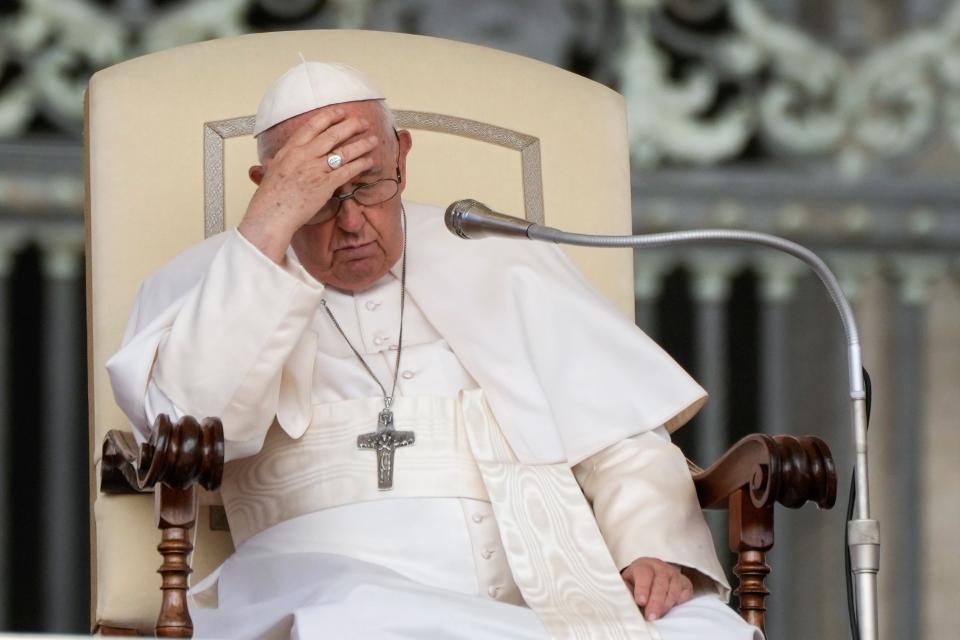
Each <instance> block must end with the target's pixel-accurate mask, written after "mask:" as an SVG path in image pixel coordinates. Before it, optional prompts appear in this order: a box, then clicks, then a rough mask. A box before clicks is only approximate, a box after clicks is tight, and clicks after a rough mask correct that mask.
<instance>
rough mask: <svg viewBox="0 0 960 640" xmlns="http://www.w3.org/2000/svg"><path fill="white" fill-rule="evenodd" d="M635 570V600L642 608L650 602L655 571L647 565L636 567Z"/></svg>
mask: <svg viewBox="0 0 960 640" xmlns="http://www.w3.org/2000/svg"><path fill="white" fill-rule="evenodd" d="M632 569H633V599H634V600H636V602H637V604H638V605H640V606H641V607H643V606H646V604H647V602H649V601H650V585H651V583H652V582H653V578H654V573H653V569H652V568H651V567H649V566H648V565H646V564H640V565H634V566H633V567H632Z"/></svg>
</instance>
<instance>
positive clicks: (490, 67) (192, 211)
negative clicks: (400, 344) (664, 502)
mask: <svg viewBox="0 0 960 640" xmlns="http://www.w3.org/2000/svg"><path fill="white" fill-rule="evenodd" d="M300 53H302V54H303V55H304V56H305V57H306V58H307V59H310V60H331V61H339V62H344V63H347V64H350V65H352V66H355V67H357V68H358V69H361V70H362V71H363V72H364V73H366V74H368V75H369V76H371V77H372V78H373V79H374V80H375V81H376V82H377V83H378V84H379V85H380V86H381V88H383V90H384V91H385V93H386V95H387V96H388V99H389V103H390V105H391V107H392V108H393V109H394V110H395V111H396V113H397V118H398V122H399V124H400V125H401V126H402V127H405V128H408V129H410V130H411V131H412V133H413V138H414V147H413V150H412V152H411V154H410V157H409V160H408V170H409V187H408V189H407V191H406V194H405V197H406V198H407V199H409V200H415V201H421V202H428V203H433V204H437V205H441V206H445V205H447V204H449V203H450V202H452V201H454V200H457V199H460V198H464V197H474V198H476V199H478V200H480V201H483V202H485V203H487V204H489V205H490V206H492V207H494V208H496V209H499V210H501V211H507V212H514V213H517V214H524V215H526V217H527V218H528V219H531V220H535V221H545V222H546V223H547V224H551V225H555V226H558V227H561V228H565V229H569V230H574V231H583V232H594V233H629V232H630V226H631V214H630V174H629V162H628V149H627V136H626V115H625V108H624V103H623V99H622V98H621V96H620V95H618V94H617V93H615V92H613V91H611V90H610V89H608V88H606V87H603V86H601V85H599V84H597V83H594V82H592V81H590V80H587V79H584V78H582V77H579V76H576V75H574V74H571V73H568V72H566V71H563V70H560V69H557V68H555V67H552V66H549V65H546V64H543V63H540V62H537V61H534V60H530V59H526V58H522V57H519V56H515V55H510V54H506V53H502V52H498V51H494V50H491V49H485V48H481V47H477V46H472V45H467V44H462V43H456V42H451V41H446V40H439V39H434V38H426V37H419V36H410V35H401V34H393V33H378V32H363V31H299V32H288V33H269V34H259V35H251V36H241V37H237V38H230V39H225V40H216V41H210V42H205V43H200V44H195V45H189V46H184V47H180V48H177V49H173V50H170V51H165V52H161V53H156V54H152V55H148V56H144V57H141V58H137V59H134V60H130V61H127V62H124V63H122V64H119V65H116V66H114V67H111V68H109V69H105V70H103V71H100V72H99V73H97V74H96V75H95V76H94V77H93V78H92V79H91V81H90V85H89V89H88V92H87V114H86V129H85V131H86V149H87V241H88V245H87V260H88V270H87V274H88V279H89V280H88V309H89V322H88V326H89V332H90V333H89V350H90V358H89V363H90V368H91V370H90V377H89V379H90V434H91V452H92V454H91V455H92V456H93V460H94V465H93V466H94V467H97V466H98V465H103V466H105V467H107V466H109V467H111V468H113V467H115V464H114V462H112V461H111V462H110V464H109V465H106V464H104V462H105V461H104V460H101V459H100V456H99V452H100V444H101V443H102V442H104V438H105V436H106V434H107V430H108V429H119V428H124V427H125V425H126V423H127V421H126V418H125V417H124V416H123V414H122V413H121V412H120V410H119V409H118V408H117V406H116V405H115V403H114V401H113V397H112V394H111V390H110V385H109V382H108V380H107V376H106V371H105V368H104V364H105V362H106V360H107V359H108V358H109V357H110V355H112V353H113V352H114V351H116V350H117V348H118V347H119V346H120V341H121V336H122V333H123V328H124V325H125V322H126V319H127V314H128V312H129V311H130V308H131V304H132V302H133V299H134V296H135V295H136V292H137V288H138V286H139V284H140V282H141V281H142V280H143V279H144V278H146V277H147V276H148V275H150V273H151V272H153V271H154V270H156V269H157V268H158V267H160V266H161V265H162V264H164V263H165V262H166V261H168V260H169V259H170V258H172V257H173V256H174V255H175V254H177V253H178V252H180V251H182V250H184V249H186V248H187V247H189V246H190V245H192V244H194V243H196V242H199V241H200V240H202V239H203V238H204V237H205V236H209V235H211V234H214V233H217V232H219V231H221V230H223V229H224V228H229V227H232V226H235V225H236V224H237V223H238V221H239V220H240V218H241V216H242V214H243V212H244V209H245V205H246V202H247V200H248V199H249V197H250V195H251V194H252V192H253V185H252V184H251V183H250V182H249V180H248V179H247V177H246V170H247V167H248V166H249V165H250V164H252V163H253V162H255V155H256V154H255V145H254V142H253V139H252V138H251V136H250V131H251V129H252V126H253V116H252V114H253V113H254V111H255V109H256V106H257V102H258V100H259V98H260V95H261V94H262V92H263V91H264V90H265V88H266V87H267V86H268V84H269V83H270V82H271V81H272V80H273V79H274V78H275V77H277V76H278V75H279V74H281V73H282V72H283V71H285V70H286V69H287V68H289V67H290V66H292V65H294V64H296V63H297V61H298V60H299V54H300ZM584 157H586V158H590V159H591V161H590V162H579V161H577V158H584ZM570 253H571V255H572V257H573V259H574V260H575V261H576V262H577V263H578V265H579V266H580V267H581V269H582V270H583V271H584V272H585V274H586V275H587V277H588V278H590V279H591V280H592V281H593V282H594V283H595V284H596V285H597V286H598V287H599V288H600V289H601V291H603V292H604V293H605V294H606V295H607V296H608V297H610V298H611V299H612V300H614V301H615V302H616V303H617V304H618V305H619V307H620V308H621V309H622V310H623V312H624V313H626V314H628V315H631V314H632V308H633V282H632V281H633V270H632V256H631V254H630V252H629V251H627V250H616V251H606V252H590V251H588V250H582V249H580V250H577V249H571V250H570ZM226 321H228V319H226ZM201 417H202V416H201ZM127 444H129V442H127ZM115 449H116V448H114V453H116V451H115ZM128 453H129V450H128ZM96 475H97V478H98V479H99V478H100V474H99V473H97V474H96ZM132 479H133V480H135V478H132ZM92 486H94V487H97V489H96V490H95V495H94V496H93V499H94V502H95V504H94V511H95V519H94V522H93V532H92V533H93V535H92V539H93V540H94V541H95V543H94V549H93V552H94V554H95V566H94V570H93V572H92V573H93V593H94V599H93V600H94V611H93V620H94V622H95V625H98V626H100V627H101V628H104V627H107V626H109V627H117V628H126V629H129V630H140V631H142V632H152V629H153V625H154V621H155V620H156V619H157V613H158V610H159V608H160V598H159V597H158V595H157V591H156V585H157V582H158V579H157V578H156V577H155V572H156V570H157V566H158V564H159V556H158V555H157V553H156V550H155V545H154V544H151V543H149V542H147V541H149V540H155V541H157V542H159V540H160V535H159V533H158V531H157V528H156V522H155V518H154V514H153V509H154V501H153V500H151V499H149V497H145V496H144V495H135V494H128V495H116V494H108V493H106V492H104V491H100V490H99V489H100V487H99V485H98V483H96V482H94V483H93V484H92ZM103 488H104V489H107V488H108V487H107V486H106V485H104V487H103ZM736 488H737V487H736V486H733V487H732V489H736ZM710 491H714V493H715V492H716V489H715V488H711V487H707V493H708V494H709V492H710ZM711 495H712V494H711ZM190 499H192V497H191V498H190ZM724 499H725V498H724V497H722V496H721V497H717V496H713V497H712V498H711V497H709V496H708V497H707V501H708V502H709V501H710V500H713V502H714V503H718V502H722V501H723V500H724ZM200 503H201V507H200V509H199V519H198V521H197V525H196V527H195V531H196V540H195V552H194V554H193V569H194V576H195V577H202V576H203V575H205V574H206V573H208V572H209V571H210V570H212V569H213V568H214V567H215V566H216V565H217V564H219V563H220V562H221V561H222V560H223V559H224V558H225V557H226V556H227V555H228V554H229V553H230V552H231V550H232V546H231V541H230V537H229V534H228V533H227V532H225V531H218V530H212V529H211V526H210V524H211V523H210V521H209V520H210V514H211V513H214V514H216V511H215V510H212V509H208V508H206V505H208V504H217V503H218V496H217V495H216V494H215V493H203V494H202V495H201V496H200ZM168 517H169V513H167V514H166V515H164V516H163V518H168ZM163 518H161V519H163ZM187 520H189V518H187ZM179 550H180V552H181V553H182V552H183V551H184V548H183V547H179ZM181 559H182V558H181ZM167 560H168V561H169V560H170V558H167ZM761 561H762V557H761ZM166 569H170V567H169V566H167V567H166ZM168 573H170V572H169V571H168ZM168 631H169V630H168ZM188 631H189V629H187V628H183V629H181V630H180V632H183V633H186V632H188ZM173 632H174V633H178V632H177V630H176V629H174V631H173Z"/></svg>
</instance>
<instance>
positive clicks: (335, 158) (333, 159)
mask: <svg viewBox="0 0 960 640" xmlns="http://www.w3.org/2000/svg"><path fill="white" fill-rule="evenodd" d="M342 164H343V156H341V155H340V154H339V153H331V154H330V155H328V156H327V166H328V167H330V168H331V169H338V168H339V167H340V165H342Z"/></svg>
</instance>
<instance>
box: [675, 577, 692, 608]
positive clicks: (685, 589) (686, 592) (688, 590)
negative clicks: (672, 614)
mask: <svg viewBox="0 0 960 640" xmlns="http://www.w3.org/2000/svg"><path fill="white" fill-rule="evenodd" d="M692 597H693V582H691V580H690V578H688V577H687V576H683V586H682V588H681V590H680V597H679V598H678V599H677V604H683V603H684V602H686V601H687V600H689V599H690V598H692Z"/></svg>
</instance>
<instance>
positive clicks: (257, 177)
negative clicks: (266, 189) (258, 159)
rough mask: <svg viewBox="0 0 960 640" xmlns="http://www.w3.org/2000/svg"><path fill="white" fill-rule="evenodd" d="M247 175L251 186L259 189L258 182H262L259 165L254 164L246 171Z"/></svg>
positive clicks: (261, 168)
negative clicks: (253, 185) (251, 182)
mask: <svg viewBox="0 0 960 640" xmlns="http://www.w3.org/2000/svg"><path fill="white" fill-rule="evenodd" d="M247 175H248V176H250V180H252V181H253V184H255V185H257V186H258V187H259V186H260V181H261V180H263V167H262V166H260V165H259V164H255V165H253V166H252V167H250V168H249V169H247Z"/></svg>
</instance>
